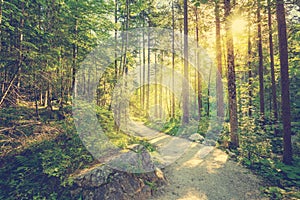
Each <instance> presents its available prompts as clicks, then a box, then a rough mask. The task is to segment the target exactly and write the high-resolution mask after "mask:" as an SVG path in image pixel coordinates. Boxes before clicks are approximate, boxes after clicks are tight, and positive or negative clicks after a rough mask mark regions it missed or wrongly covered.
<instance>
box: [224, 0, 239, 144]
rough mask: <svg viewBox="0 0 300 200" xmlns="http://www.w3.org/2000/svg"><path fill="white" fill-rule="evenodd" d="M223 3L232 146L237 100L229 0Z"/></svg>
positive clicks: (232, 142)
mask: <svg viewBox="0 0 300 200" xmlns="http://www.w3.org/2000/svg"><path fill="white" fill-rule="evenodd" d="M224 5H225V7H224V8H225V30H226V46H227V67H228V72H227V78H228V98H229V100H228V101H229V117H230V139H231V145H232V147H238V146H239V137H238V118H237V101H236V83H235V81H236V80H235V79H236V78H235V66H234V49H233V48H234V47H233V36H232V27H231V25H232V22H231V20H230V14H231V2H230V0H224Z"/></svg>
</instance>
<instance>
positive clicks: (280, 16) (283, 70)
mask: <svg viewBox="0 0 300 200" xmlns="http://www.w3.org/2000/svg"><path fill="white" fill-rule="evenodd" d="M276 15H277V25H278V41H279V57H280V75H281V109H282V123H283V162H284V163H285V164H291V163H292V159H293V153H292V143H291V107H290V90H289V63H288V48H287V36H286V21H285V9H284V1H282V0H277V1H276Z"/></svg>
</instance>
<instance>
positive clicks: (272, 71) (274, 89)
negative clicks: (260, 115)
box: [268, 0, 278, 135]
mask: <svg viewBox="0 0 300 200" xmlns="http://www.w3.org/2000/svg"><path fill="white" fill-rule="evenodd" d="M268 27H269V45H270V46H269V50H270V68H271V82H272V86H271V87H272V105H273V106H272V108H273V115H274V116H273V117H274V124H275V130H274V133H275V135H277V132H278V129H277V127H276V126H277V120H278V112H277V110H278V108H277V107H278V106H277V94H276V81H275V69H274V50H273V36H272V14H271V1H270V0H268Z"/></svg>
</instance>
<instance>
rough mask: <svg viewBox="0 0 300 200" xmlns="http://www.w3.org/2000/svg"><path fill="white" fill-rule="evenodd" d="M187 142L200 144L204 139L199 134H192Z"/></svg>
mask: <svg viewBox="0 0 300 200" xmlns="http://www.w3.org/2000/svg"><path fill="white" fill-rule="evenodd" d="M189 140H191V141H193V142H202V141H203V140H204V137H203V136H202V135H200V134H199V133H194V134H192V135H191V136H190V137H189Z"/></svg>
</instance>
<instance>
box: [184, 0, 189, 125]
mask: <svg viewBox="0 0 300 200" xmlns="http://www.w3.org/2000/svg"><path fill="white" fill-rule="evenodd" d="M183 9H184V44H183V49H184V50H183V51H184V73H183V74H184V80H183V81H188V80H189V68H188V67H189V66H188V65H189V63H188V5H187V0H184V6H183ZM182 108H183V121H182V122H183V124H188V123H189V90H188V87H187V84H185V83H184V82H183V84H182Z"/></svg>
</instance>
